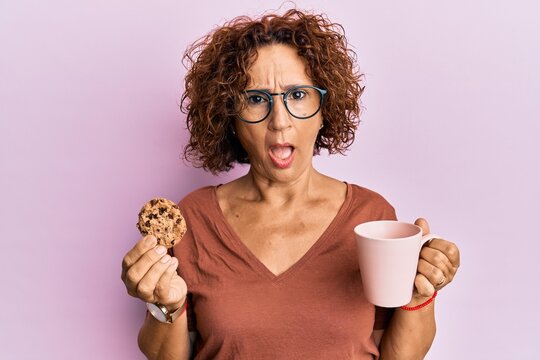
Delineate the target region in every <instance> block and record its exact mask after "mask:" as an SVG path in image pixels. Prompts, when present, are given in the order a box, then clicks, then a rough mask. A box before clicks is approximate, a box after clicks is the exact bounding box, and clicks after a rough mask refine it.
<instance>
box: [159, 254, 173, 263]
mask: <svg viewBox="0 0 540 360" xmlns="http://www.w3.org/2000/svg"><path fill="white" fill-rule="evenodd" d="M169 260H171V257H170V256H169V255H165V256H164V257H162V258H161V262H162V263H164V264H166V263H168V262H169Z"/></svg>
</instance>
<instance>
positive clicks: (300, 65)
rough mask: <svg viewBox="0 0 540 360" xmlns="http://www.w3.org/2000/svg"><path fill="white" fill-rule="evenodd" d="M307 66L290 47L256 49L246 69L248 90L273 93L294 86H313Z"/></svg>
mask: <svg viewBox="0 0 540 360" xmlns="http://www.w3.org/2000/svg"><path fill="white" fill-rule="evenodd" d="M308 69H309V66H308V63H307V61H306V59H304V58H303V57H301V56H300V55H298V50H297V49H296V48H294V47H293V46H290V45H284V44H272V45H265V46H263V47H260V48H259V49H257V51H256V53H255V54H254V57H253V60H252V61H251V65H250V66H249V67H248V69H247V76H248V88H257V89H264V90H269V91H274V90H276V89H284V88H285V87H291V86H294V85H313V83H312V80H311V79H310V76H309V71H308Z"/></svg>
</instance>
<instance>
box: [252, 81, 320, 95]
mask: <svg viewBox="0 0 540 360" xmlns="http://www.w3.org/2000/svg"><path fill="white" fill-rule="evenodd" d="M303 85H307V86H313V85H310V84H302V83H294V84H288V85H285V86H284V87H283V92H287V91H288V90H290V89H292V88H293V87H297V86H303ZM249 90H263V91H266V92H269V93H271V92H272V90H271V89H269V88H251V87H248V88H247V89H246V90H245V91H249Z"/></svg>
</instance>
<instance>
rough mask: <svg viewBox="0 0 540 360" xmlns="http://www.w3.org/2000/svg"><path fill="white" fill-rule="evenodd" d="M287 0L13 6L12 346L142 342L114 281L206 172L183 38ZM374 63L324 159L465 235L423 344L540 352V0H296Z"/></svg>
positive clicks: (97, 354) (4, 167) (9, 157)
mask: <svg viewBox="0 0 540 360" xmlns="http://www.w3.org/2000/svg"><path fill="white" fill-rule="evenodd" d="M280 4H281V2H280V1H220V2H217V1H216V2H212V1H207V0H200V1H196V2H178V1H158V2H148V1H144V2H143V1H96V0H95V1H59V0H51V1H24V0H18V1H14V0H13V1H3V2H2V3H1V4H0V45H1V50H0V102H1V103H0V120H1V123H0V124H1V127H0V134H1V143H0V149H1V152H0V156H1V168H0V172H1V173H0V174H1V177H0V181H1V187H0V189H1V199H2V201H3V203H2V206H1V216H0V219H1V223H2V250H1V251H0V254H1V255H0V259H1V261H0V271H1V274H2V282H1V286H0V289H1V290H0V291H1V295H0V299H1V305H2V310H1V311H0V331H1V334H0V358H2V359H92V360H94V359H142V358H143V356H142V355H141V354H140V353H139V351H138V348H137V345H136V336H137V332H138V329H139V327H140V324H141V321H142V318H143V315H144V306H143V304H142V303H141V302H140V301H138V300H136V299H133V298H130V297H129V296H128V295H127V294H126V292H125V290H124V287H123V284H122V282H121V281H120V265H121V260H122V257H123V255H124V254H125V252H126V251H128V250H129V248H130V247H131V246H132V245H133V244H134V243H135V241H137V240H138V238H139V235H138V233H137V230H136V228H135V222H136V216H137V212H138V210H139V208H140V206H141V205H142V204H143V203H144V202H145V201H146V200H148V199H149V198H151V197H153V196H165V197H168V198H171V199H175V200H179V199H180V198H182V196H184V195H185V194H186V193H188V192H189V191H191V190H193V189H195V188H198V187H200V186H204V185H207V184H216V183H222V182H226V181H228V180H229V179H231V178H232V177H234V176H237V175H239V174H242V173H244V172H245V169H242V168H239V169H236V170H235V171H233V172H232V173H231V174H229V175H226V176H225V175H224V176H220V177H212V176H211V175H209V174H206V173H204V172H203V171H201V170H197V169H193V168H191V167H189V166H187V165H186V164H184V163H183V162H182V161H181V160H180V154H181V150H182V146H183V145H184V144H185V138H186V131H185V126H184V121H185V117H184V115H182V114H181V113H180V111H179V108H178V102H179V98H180V95H181V92H182V86H183V85H182V79H183V75H184V73H185V70H184V68H183V67H182V65H181V63H180V59H181V55H182V53H183V51H184V49H185V48H186V46H187V45H188V44H189V43H190V42H192V41H194V40H196V39H197V38H199V37H200V36H202V35H204V34H205V33H207V32H208V31H209V30H211V29H212V28H213V27H214V26H215V25H218V24H222V23H223V22H224V21H225V20H227V19H231V18H232V17H234V16H236V15H241V14H248V15H253V14H258V13H260V12H261V11H263V10H267V9H276V8H278V7H279V6H280ZM297 5H298V7H300V8H307V9H314V10H317V11H322V12H324V13H327V14H328V16H329V17H330V18H331V19H332V20H333V21H336V22H339V23H341V24H343V26H344V27H345V30H346V34H347V37H348V39H349V41H350V43H351V45H352V46H354V49H355V50H356V52H357V53H358V60H359V63H360V65H361V68H362V70H363V71H364V72H365V73H366V84H367V90H366V93H365V97H364V98H363V102H364V105H365V107H366V111H365V113H364V116H363V118H362V121H363V123H362V125H361V126H360V128H359V130H358V133H357V140H356V142H355V144H354V146H353V147H352V149H351V151H350V152H349V153H348V156H346V157H338V156H332V157H328V156H326V155H323V156H321V157H319V158H317V159H316V161H315V164H316V167H317V168H318V169H320V170H321V171H323V172H325V173H327V174H329V175H331V176H333V177H336V178H338V179H342V180H346V181H348V182H353V183H358V184H360V185H363V186H366V187H368V188H371V189H373V190H375V191H377V192H379V193H381V194H382V195H384V196H385V197H386V198H387V199H388V200H389V201H390V202H391V203H392V204H393V205H394V206H395V207H396V209H397V212H398V216H399V218H400V219H402V220H407V221H413V220H414V219H415V218H416V217H419V216H423V217H426V218H427V219H428V220H429V222H430V224H431V227H432V230H433V232H436V233H437V234H441V235H443V236H445V237H446V238H447V239H449V240H452V241H455V242H456V243H458V244H459V246H460V248H461V251H462V267H461V269H460V272H459V274H458V276H457V277H456V279H455V281H454V283H453V284H451V285H450V286H448V287H447V288H445V289H444V291H441V293H440V294H439V297H438V298H437V306H436V307H437V320H438V332H437V338H436V340H435V342H434V344H433V347H432V349H431V351H430V353H429V355H428V357H427V358H428V359H443V360H444V359H448V360H450V359H452V360H454V359H532V358H534V355H533V354H535V353H536V350H535V349H536V346H535V345H536V344H535V342H537V341H538V336H539V335H540V331H539V330H538V323H539V321H540V317H539V311H538V308H537V306H538V304H539V303H540V291H539V290H538V286H537V281H538V279H539V278H540V276H539V275H540V273H539V270H538V265H537V264H538V254H539V253H540V241H538V235H537V234H536V233H534V231H535V229H537V228H535V226H536V225H537V224H538V221H539V215H540V213H539V211H538V202H539V200H540V194H539V190H538V184H540V176H539V171H538V170H539V169H538V167H539V163H540V161H539V160H540V156H539V154H540V149H539V146H538V142H537V141H538V137H539V135H540V125H539V121H540V116H539V106H540V102H539V100H538V98H539V96H540V85H539V84H540V70H539V67H538V66H539V64H540V50H539V46H538V35H539V34H540V25H539V24H540V22H539V21H538V19H537V15H538V13H539V10H540V9H539V6H538V5H536V2H533V1H529V2H526V1H512V2H510V1H507V2H500V1H474V2H473V1H463V0H460V1H452V2H433V1H401V2H396V3H393V4H392V5H391V6H390V5H386V4H382V3H380V2H376V1H355V2H352V1H351V2H345V1H343V2H337V1H332V2H330V1H298V2H297Z"/></svg>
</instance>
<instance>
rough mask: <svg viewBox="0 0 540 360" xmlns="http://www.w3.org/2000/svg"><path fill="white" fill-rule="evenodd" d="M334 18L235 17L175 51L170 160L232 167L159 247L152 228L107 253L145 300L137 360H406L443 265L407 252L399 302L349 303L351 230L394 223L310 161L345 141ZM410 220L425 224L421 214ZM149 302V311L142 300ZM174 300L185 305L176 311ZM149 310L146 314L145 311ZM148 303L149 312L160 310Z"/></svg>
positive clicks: (342, 65)
mask: <svg viewBox="0 0 540 360" xmlns="http://www.w3.org/2000/svg"><path fill="white" fill-rule="evenodd" d="M340 30H341V27H340V26H339V25H336V24H332V23H331V22H329V21H328V19H326V18H325V17H323V16H320V15H311V14H307V13H303V12H301V11H298V10H289V11H288V12H287V13H285V14H284V15H282V16H278V15H267V16H264V17H262V18H261V19H258V20H252V19H249V18H246V17H241V18H237V19H235V20H233V21H232V22H230V23H228V24H227V25H225V26H223V27H221V28H219V29H217V30H216V31H215V32H213V33H212V34H210V35H208V36H206V37H205V38H203V39H201V40H200V41H199V42H197V43H196V44H194V45H193V46H192V47H191V48H190V49H189V50H188V52H187V55H186V58H187V60H188V61H189V62H190V69H189V71H188V74H187V76H186V92H185V94H184V97H183V102H182V103H183V108H184V110H185V111H186V112H187V124H188V129H189V131H190V135H191V138H190V141H189V144H188V145H187V147H186V157H187V158H188V159H190V160H192V161H193V162H194V163H195V164H196V165H198V166H202V167H203V168H205V169H206V170H209V171H211V172H213V173H217V172H220V171H226V170H229V169H230V168H232V167H233V166H234V164H235V163H249V164H250V168H249V172H248V174H247V175H245V176H243V177H240V178H239V179H236V180H234V181H232V182H230V183H227V184H223V185H221V186H217V187H205V188H202V189H199V190H196V191H194V192H193V193H191V194H189V195H188V196H186V197H185V198H184V199H183V200H182V201H181V202H180V208H181V210H182V212H183V214H184V215H185V217H186V221H187V224H188V228H189V230H188V232H187V234H186V235H185V236H184V238H183V239H182V241H181V242H180V243H179V244H177V245H175V247H174V253H173V256H172V257H171V256H169V255H168V254H167V253H166V250H165V248H163V247H162V246H157V247H156V240H155V239H154V238H153V237H146V238H144V239H141V240H140V241H139V242H138V243H137V244H136V246H135V247H134V248H133V249H132V250H131V251H130V252H128V254H127V255H126V256H125V258H124V261H123V271H122V279H123V281H124V282H125V284H126V287H127V289H128V293H129V294H130V295H132V296H136V297H138V298H140V299H141V300H143V301H145V302H148V303H150V304H152V303H158V304H161V305H160V306H161V307H162V308H161V310H158V311H157V312H154V311H152V314H155V315H156V316H157V318H160V316H161V317H162V318H161V321H165V322H167V321H168V322H169V323H163V322H161V321H158V320H157V318H155V317H154V316H153V315H151V314H147V316H146V319H145V321H144V324H143V326H142V328H141V330H140V333H139V346H140V348H141V350H142V351H143V353H144V354H145V355H146V356H148V358H151V359H188V358H190V357H194V358H196V359H373V358H378V357H379V356H380V358H381V359H421V358H423V357H424V356H425V354H426V353H427V351H428V349H429V347H430V345H431V343H432V341H433V338H434V336H435V320H434V305H433V302H432V298H433V296H434V294H435V291H436V290H440V289H441V288H443V287H444V286H446V285H448V284H449V283H450V282H451V281H452V279H453V277H454V275H455V273H456V271H457V268H458V266H459V252H458V249H457V247H456V246H455V245H454V244H452V243H450V242H448V241H446V240H443V239H436V240H433V241H431V242H430V243H429V244H428V245H427V246H425V247H424V248H423V249H422V252H421V259H420V261H419V265H418V274H417V276H416V279H415V289H414V294H413V298H412V301H411V303H410V304H408V306H409V308H410V307H412V308H414V307H415V306H416V305H419V304H422V307H421V309H419V310H416V311H409V310H405V309H402V308H399V309H395V310H390V309H383V308H376V307H375V306H373V305H371V304H370V303H368V302H367V301H366V299H365V297H364V294H363V289H362V284H361V280H360V274H359V270H358V264H357V259H356V251H355V246H356V245H355V242H354V234H353V227H354V226H355V225H357V224H359V223H362V222H366V221H370V220H378V219H396V215H395V212H394V208H393V207H392V206H391V205H390V204H389V203H388V202H387V201H386V200H385V199H384V198H383V197H382V196H380V195H379V194H377V193H376V192H374V191H371V190H368V189H366V188H363V187H360V186H357V185H352V184H348V183H344V182H341V181H338V180H336V179H333V178H331V177H328V176H326V175H323V174H321V173H319V172H318V171H317V170H315V169H314V168H313V164H312V160H313V155H315V154H318V153H319V151H320V150H321V149H327V150H328V151H329V152H330V153H343V152H344V151H345V150H346V149H347V147H348V146H350V144H351V143H352V142H353V140H354V131H355V129H356V126H357V119H358V116H359V105H358V102H359V97H360V95H361V93H362V90H363V89H362V88H361V87H360V86H359V80H360V76H361V75H360V74H359V73H358V72H357V71H356V70H355V66H354V53H352V52H351V51H350V50H348V48H347V42H346V39H345V37H344V36H343V34H342V33H341V32H340ZM417 224H419V225H420V226H422V227H423V229H424V232H429V228H428V225H427V222H426V221H425V220H423V219H418V220H417ZM151 306H152V305H151ZM186 306H187V311H185V309H186ZM150 309H151V310H152V307H150ZM160 311H161V312H162V313H163V314H160Z"/></svg>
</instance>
